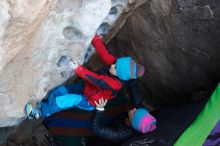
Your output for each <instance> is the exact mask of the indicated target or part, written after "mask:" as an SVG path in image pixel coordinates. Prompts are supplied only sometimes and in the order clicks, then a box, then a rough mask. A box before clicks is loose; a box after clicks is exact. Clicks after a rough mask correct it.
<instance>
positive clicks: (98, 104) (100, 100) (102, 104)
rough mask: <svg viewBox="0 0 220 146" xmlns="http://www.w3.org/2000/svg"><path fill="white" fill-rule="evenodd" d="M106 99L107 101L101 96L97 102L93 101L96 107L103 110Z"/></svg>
mask: <svg viewBox="0 0 220 146" xmlns="http://www.w3.org/2000/svg"><path fill="white" fill-rule="evenodd" d="M107 101H108V100H107V99H103V98H101V99H99V102H98V103H97V102H96V101H95V105H96V109H97V110H100V111H104V110H105V108H104V107H105V105H106V104H107Z"/></svg>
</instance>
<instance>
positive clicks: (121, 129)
mask: <svg viewBox="0 0 220 146" xmlns="http://www.w3.org/2000/svg"><path fill="white" fill-rule="evenodd" d="M103 119H104V117H103V112H102V111H98V110H95V111H94V114H93V117H92V122H91V130H92V132H93V133H94V134H96V135H97V136H99V137H101V138H103V139H106V140H109V141H114V142H123V141H125V140H127V139H128V138H129V137H131V136H132V135H133V134H134V133H135V132H134V130H133V129H132V128H129V127H127V126H125V125H122V124H121V123H118V124H115V125H114V126H110V125H103V124H102V120H103Z"/></svg>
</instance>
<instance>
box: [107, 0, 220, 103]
mask: <svg viewBox="0 0 220 146" xmlns="http://www.w3.org/2000/svg"><path fill="white" fill-rule="evenodd" d="M219 8H220V1H218V0H213V1H207V0H205V1H199V0H193V1H192V0H178V1H177V0H166V1H165V0H151V1H148V2H147V3H146V4H144V5H142V6H141V7H140V8H138V9H137V10H136V11H135V12H133V13H132V15H131V17H130V18H129V19H127V22H126V24H125V26H124V27H123V28H122V29H121V30H120V31H119V32H118V33H117V36H116V37H115V38H114V39H113V40H112V41H111V42H110V45H109V46H110V48H113V49H112V52H113V53H114V54H116V55H117V56H124V55H131V56H133V57H134V58H135V59H136V60H138V61H139V62H140V63H141V64H143V65H144V66H145V75H144V77H143V78H142V79H141V88H142V92H143V96H144V97H145V98H150V99H153V103H154V105H156V106H157V107H161V106H167V105H172V104H178V103H182V102H186V101H188V100H194V99H195V98H202V96H207V95H208V94H209V93H211V92H212V90H213V89H214V88H215V86H216V85H217V83H218V82H219V81H220V74H219V72H220V57H219V55H220V28H219V24H220V10H219Z"/></svg>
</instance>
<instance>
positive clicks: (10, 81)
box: [0, 0, 147, 145]
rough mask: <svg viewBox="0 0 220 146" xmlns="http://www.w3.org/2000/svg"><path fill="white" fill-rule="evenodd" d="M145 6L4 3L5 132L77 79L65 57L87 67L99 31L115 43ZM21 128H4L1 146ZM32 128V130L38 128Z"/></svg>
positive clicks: (129, 1) (0, 86)
mask: <svg viewBox="0 0 220 146" xmlns="http://www.w3.org/2000/svg"><path fill="white" fill-rule="evenodd" d="M146 1H147V0H138V1H133V0H112V1H111V0H94V1H90V0H76V1H73V0H59V1H48V0H43V1H31V0H28V1H24V0H20V1H11V0H9V1H6V0H2V1H0V16H1V17H0V24H1V25H0V80H1V83H0V101H1V102H0V109H1V110H0V127H4V126H11V125H16V124H18V123H19V122H20V121H22V120H23V119H24V118H23V117H24V111H23V109H24V105H25V104H26V103H27V102H28V101H31V100H34V101H35V100H39V99H41V98H42V97H44V95H45V94H46V93H47V92H48V91H49V90H50V89H51V88H52V87H54V86H56V85H58V84H61V83H63V82H64V81H66V80H67V79H68V78H69V77H70V75H72V74H73V73H72V71H71V70H69V69H68V67H67V66H66V64H65V62H60V58H62V57H64V58H65V57H66V58H67V60H68V59H72V60H77V61H78V62H79V63H83V62H86V61H87V60H88V59H89V57H90V56H91V54H92V53H93V52H94V51H93V49H92V48H91V47H89V49H88V50H87V48H88V46H89V45H90V41H91V39H92V37H93V35H94V34H95V32H96V31H97V29H98V33H99V34H101V35H102V36H103V37H105V34H106V33H108V32H110V31H111V37H109V36H108V37H106V38H108V39H110V38H112V37H113V36H114V34H115V33H116V32H117V31H118V30H119V29H120V28H121V27H122V25H123V24H124V22H125V20H126V18H127V17H128V16H129V15H130V14H131V13H132V11H133V10H134V9H135V8H137V7H138V6H139V5H141V4H143V3H144V2H146ZM118 19H120V21H116V20H118ZM33 124H34V125H35V123H33ZM23 125H25V124H24V123H23ZM27 125H28V124H27ZM19 127H22V125H19V126H18V127H14V128H13V127H11V128H10V127H7V128H2V129H0V143H2V142H4V141H5V140H6V139H7V137H8V135H10V132H13V131H18V132H19ZM29 127H30V126H29ZM33 127H34V126H33ZM33 127H31V129H30V131H35V128H38V127H35V128H33ZM15 133H16V132H15ZM29 133H30V132H29ZM32 134H33V135H35V136H36V135H37V134H35V133H34V132H33V133H32ZM13 136H14V137H17V135H16V134H13ZM13 136H12V137H13ZM21 137H22V136H21ZM24 137H25V134H24ZM33 137H34V136H33ZM36 137H37V136H36ZM12 139H13V138H12ZM20 139H22V138H19V140H15V141H18V143H15V145H19V144H21V143H22V141H21V140H20ZM25 141H26V140H25ZM12 145H13V144H12ZM30 145H32V144H30Z"/></svg>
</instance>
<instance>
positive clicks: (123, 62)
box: [109, 57, 144, 81]
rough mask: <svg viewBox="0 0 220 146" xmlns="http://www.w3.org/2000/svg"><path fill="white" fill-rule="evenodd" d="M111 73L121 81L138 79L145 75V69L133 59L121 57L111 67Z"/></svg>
mask: <svg viewBox="0 0 220 146" xmlns="http://www.w3.org/2000/svg"><path fill="white" fill-rule="evenodd" d="M109 72H110V73H111V74H113V75H115V76H118V77H119V78H120V79H121V80H126V81H127V80H130V79H136V78H137V77H140V76H142V75H143V74H144V67H143V66H142V65H140V64H137V63H136V62H135V61H134V59H132V58H131V57H120V58H118V59H117V60H116V63H115V64H112V65H111V68H110V69H109Z"/></svg>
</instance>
